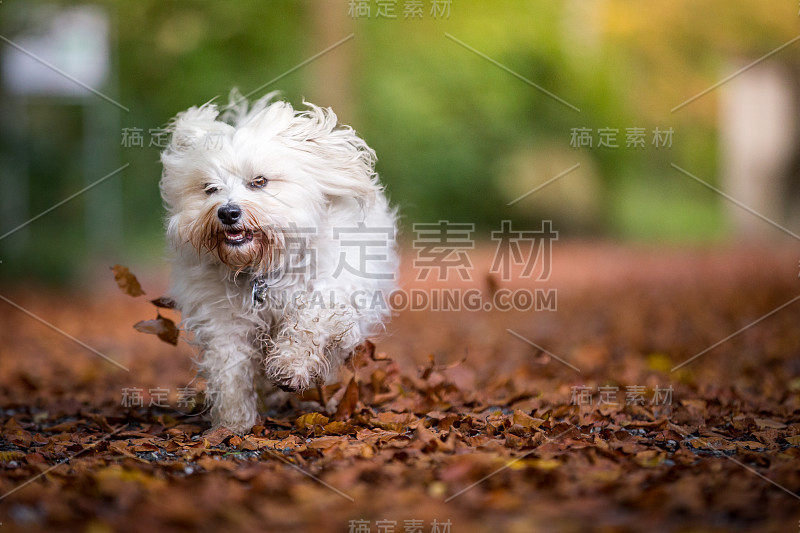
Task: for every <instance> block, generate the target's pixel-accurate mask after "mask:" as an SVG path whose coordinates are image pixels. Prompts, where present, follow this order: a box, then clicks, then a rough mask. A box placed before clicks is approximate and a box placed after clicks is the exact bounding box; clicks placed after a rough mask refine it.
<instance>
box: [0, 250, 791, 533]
mask: <svg viewBox="0 0 800 533" xmlns="http://www.w3.org/2000/svg"><path fill="white" fill-rule="evenodd" d="M475 257H476V259H475V260H474V264H473V268H472V270H471V273H472V279H471V280H458V281H453V282H448V283H445V282H438V281H434V280H427V281H425V282H418V281H415V280H414V269H413V265H411V264H410V261H407V262H406V263H405V267H404V271H403V276H402V281H403V286H404V288H405V290H406V291H408V293H409V294H411V293H412V292H414V290H416V291H417V293H419V294H421V293H425V294H428V295H432V294H434V293H439V294H440V295H441V294H443V293H444V292H448V291H449V292H448V294H461V295H463V294H464V293H465V292H466V291H469V290H470V289H472V291H473V292H471V293H470V294H473V295H474V294H476V293H475V292H474V291H479V294H480V295H481V297H482V298H483V300H482V303H483V302H485V301H491V298H492V295H495V296H497V295H498V294H499V295H503V294H505V295H509V294H512V295H513V294H514V293H515V291H520V290H527V291H529V292H531V293H532V294H535V292H536V291H537V290H538V291H540V293H541V294H542V295H546V294H555V295H556V298H555V304H556V309H554V310H546V309H540V310H536V309H535V306H534V308H531V309H528V310H525V311H515V310H500V309H496V308H494V309H492V310H463V309H462V310H459V311H454V310H438V311H436V310H431V309H430V307H431V305H430V304H429V305H428V306H427V307H428V308H427V309H426V310H408V309H407V310H404V311H401V312H399V313H398V315H397V316H396V317H395V319H394V320H393V322H392V323H391V325H390V326H389V328H388V330H387V333H386V335H384V336H383V337H382V338H378V339H375V346H376V348H375V350H374V352H370V350H368V349H366V350H363V351H362V352H360V353H359V354H356V356H354V358H353V359H352V361H351V364H350V365H349V367H348V369H347V370H346V371H344V372H343V375H342V381H341V383H340V384H339V385H335V386H329V387H328V388H327V389H326V390H325V391H324V392H325V394H326V396H328V397H329V398H330V401H329V402H328V405H327V410H326V408H324V407H323V406H322V405H320V403H319V402H318V400H319V398H318V397H317V393H316V391H313V392H309V393H306V395H305V396H304V397H303V398H298V397H293V399H292V400H291V401H290V402H289V404H287V405H286V406H284V407H283V408H281V409H272V410H270V411H266V412H265V413H264V417H263V420H262V421H261V423H260V424H259V425H257V426H255V427H254V428H253V431H252V433H250V434H248V435H246V436H244V437H238V436H233V435H230V434H227V433H225V432H215V433H204V432H206V430H207V429H208V428H209V424H208V420H207V419H206V418H205V417H204V415H203V404H202V389H203V383H202V381H198V380H195V379H194V370H193V363H192V353H193V352H192V349H191V348H190V347H189V346H188V345H186V344H185V343H183V342H181V343H179V345H178V346H177V347H174V346H171V345H169V344H166V343H163V342H160V341H159V340H158V339H157V338H156V337H155V336H152V335H145V334H142V333H139V332H137V331H135V330H134V329H133V328H132V325H133V324H134V323H135V322H137V321H139V320H144V319H151V318H154V317H155V315H156V308H155V307H153V306H152V305H151V304H150V303H149V302H148V298H155V297H157V296H160V295H161V293H162V291H163V287H164V280H163V274H161V273H159V272H137V274H139V279H140V281H141V282H142V285H143V287H144V289H145V291H146V292H147V295H146V296H144V297H139V298H131V297H129V296H127V295H124V294H122V293H121V292H120V291H119V289H118V288H117V287H116V285H115V282H114V279H113V276H112V275H111V273H110V272H109V271H108V270H106V268H105V266H103V268H101V269H98V273H97V276H98V277H97V281H95V282H93V283H91V284H89V285H87V286H86V287H85V288H84V289H81V290H78V289H75V290H73V291H70V292H64V291H56V290H52V289H45V288H42V287H30V286H24V287H17V286H6V287H2V288H0V296H2V301H0V317H2V318H1V319H0V320H2V322H0V323H1V324H2V326H0V523H1V525H0V533H5V532H10V531H89V532H93V533H94V532H104V531H123V532H127V531H131V532H134V531H136V532H141V531H154V532H155V531H170V530H174V531H209V532H211V531H213V532H220V531H232V530H235V531H320V532H325V531H335V532H350V531H355V532H360V533H365V532H367V531H371V532H386V533H388V532H392V531H395V532H404V533H405V532H424V533H434V532H440V533H444V532H451V533H456V532H457V533H466V532H470V533H471V532H483V531H486V532H489V531H510V532H537V531H554V532H562V531H563V532H573V531H574V532H582V531H609V532H612V531H613V532H626V531H631V532H633V531H637V532H638V531H675V532H701V531H702V532H715V531H760V532H773V531H774V532H782V533H786V532H790V533H791V532H796V531H797V530H798V523H800V327H798V325H799V324H800V302H796V301H795V299H797V298H800V296H798V295H800V279H799V278H798V256H797V255H796V254H793V253H792V251H791V249H790V248H789V247H775V248H769V247H757V248H754V247H745V246H739V247H735V248H722V249H714V250H707V249H705V250H701V249H694V250H674V249H670V250H663V249H660V250H659V249H655V248H647V247H638V248H634V247H623V246H617V245H613V244H603V245H597V244H591V245H590V244H583V243H563V244H562V243H559V247H558V249H557V250H556V251H555V252H554V262H553V267H552V275H551V276H550V279H549V280H547V281H546V282H544V281H537V280H536V279H530V278H526V279H521V278H520V277H519V276H518V275H517V276H515V277H514V281H504V280H502V279H498V277H497V276H490V275H488V271H489V265H490V263H491V259H492V258H491V252H490V251H487V250H484V251H481V252H477V255H476V256H475ZM128 266H131V268H132V270H134V272H135V271H136V269H135V265H128ZM517 274H519V273H517ZM548 290H553V291H554V292H552V293H548V292H547V291H548ZM458 291H461V292H458ZM523 295H524V294H523ZM523 303H524V302H523ZM540 303H543V304H546V302H544V301H543V302H540ZM550 303H551V304H552V303H553V302H552V300H551V302H550ZM543 307H546V305H543ZM160 312H161V313H162V314H163V315H164V316H165V317H172V318H174V319H177V317H176V316H175V315H174V313H173V312H172V311H169V310H161V311H160ZM42 321H44V322H46V324H45V323H44V322H42ZM48 324H49V325H48ZM54 327H55V328H58V329H59V330H60V332H59V331H56V330H54V329H53V328H54ZM104 357H106V358H108V359H110V360H112V361H113V362H109V361H108V360H106V359H104ZM684 363H685V364H684ZM123 367H124V368H123ZM676 367H677V368H676Z"/></svg>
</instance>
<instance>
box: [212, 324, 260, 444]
mask: <svg viewBox="0 0 800 533" xmlns="http://www.w3.org/2000/svg"><path fill="white" fill-rule="evenodd" d="M215 329H216V330H217V331H216V333H217V334H216V335H214V336H211V337H209V335H208V331H206V332H198V333H201V335H200V336H201V337H206V339H204V341H203V342H202V345H203V350H202V354H201V359H200V361H199V366H200V372H201V374H202V375H204V376H205V378H206V382H207V390H206V397H207V398H208V401H209V403H210V406H211V409H210V412H211V418H212V421H213V424H214V427H215V428H216V427H219V426H224V427H226V428H228V429H230V430H231V431H233V432H235V433H239V434H242V433H246V432H248V431H250V429H251V428H252V427H253V424H254V423H255V421H256V416H257V414H258V412H257V408H256V398H257V395H256V391H255V384H254V377H255V373H256V370H257V361H258V354H257V352H256V350H255V349H254V347H253V340H252V339H249V338H248V335H247V332H246V331H243V330H242V328H241V326H240V327H238V328H237V327H234V326H230V327H224V328H220V327H219V324H215ZM203 333H205V334H203Z"/></svg>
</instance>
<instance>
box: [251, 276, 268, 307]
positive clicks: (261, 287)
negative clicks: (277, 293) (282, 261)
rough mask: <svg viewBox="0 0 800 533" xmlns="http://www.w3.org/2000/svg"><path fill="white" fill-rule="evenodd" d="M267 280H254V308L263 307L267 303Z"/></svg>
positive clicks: (258, 278) (261, 278)
mask: <svg viewBox="0 0 800 533" xmlns="http://www.w3.org/2000/svg"><path fill="white" fill-rule="evenodd" d="M267 289H269V285H268V284H267V280H266V279H264V278H263V277H261V276H259V277H257V278H255V279H254V280H253V307H261V306H262V305H264V303H265V302H266V301H267Z"/></svg>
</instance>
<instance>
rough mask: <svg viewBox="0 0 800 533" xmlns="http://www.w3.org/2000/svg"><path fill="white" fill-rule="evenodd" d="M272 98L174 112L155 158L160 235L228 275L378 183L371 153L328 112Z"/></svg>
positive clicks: (262, 259)
mask: <svg viewBox="0 0 800 533" xmlns="http://www.w3.org/2000/svg"><path fill="white" fill-rule="evenodd" d="M271 97H272V95H268V96H267V97H265V98H262V99H261V100H259V101H258V102H255V103H254V104H253V106H252V107H251V108H250V109H249V110H248V109H247V104H246V103H245V104H244V105H239V106H238V107H234V110H233V111H232V112H228V113H227V116H224V117H223V118H224V119H219V118H218V115H219V112H218V110H217V107H216V106H215V105H211V104H206V105H204V106H202V107H199V108H197V107H193V108H191V109H189V110H187V111H185V112H183V113H181V114H179V115H178V116H177V117H176V118H175V120H174V121H173V123H172V127H171V131H172V138H171V141H170V145H169V146H168V148H167V149H166V150H165V151H164V152H163V153H162V156H161V161H162V163H163V165H164V172H163V176H162V179H161V194H162V197H163V198H164V201H165V203H166V206H167V210H168V221H167V236H168V238H169V239H170V240H171V241H172V243H173V244H174V245H175V246H177V247H181V246H187V245H190V246H192V247H193V248H194V249H195V250H196V251H197V252H198V253H199V254H200V255H201V256H202V257H205V258H209V259H210V260H213V261H219V262H221V263H222V264H224V265H226V266H228V267H229V268H230V269H232V270H234V271H237V272H239V271H243V270H246V269H249V270H252V271H253V272H266V271H268V270H271V269H272V268H274V267H275V266H276V261H278V260H280V256H281V250H283V249H284V246H285V243H286V240H287V235H288V234H289V233H290V232H291V233H292V235H294V237H292V238H296V235H314V234H316V233H317V232H318V231H319V228H320V227H321V226H322V225H324V220H325V214H326V212H327V210H328V209H330V206H331V204H332V203H333V202H335V201H336V199H342V198H352V199H355V200H357V201H358V202H360V203H364V202H370V201H372V199H373V198H374V197H375V194H376V193H377V191H378V190H379V187H378V185H377V182H376V179H375V173H374V170H373V167H374V161H375V156H374V152H372V150H371V149H370V148H369V147H368V146H367V145H366V144H365V143H364V141H363V140H361V139H360V138H359V137H358V136H357V135H356V134H355V132H354V131H353V130H352V129H350V128H347V127H345V128H338V127H337V126H336V115H334V114H333V112H332V111H330V110H329V109H321V108H319V107H316V106H309V109H308V111H304V112H295V111H294V109H292V107H291V106H290V105H289V104H288V103H286V102H273V101H272V100H271ZM232 98H235V96H232Z"/></svg>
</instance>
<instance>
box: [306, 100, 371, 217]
mask: <svg viewBox="0 0 800 533" xmlns="http://www.w3.org/2000/svg"><path fill="white" fill-rule="evenodd" d="M306 105H307V106H308V108H309V109H308V111H306V112H304V113H301V114H299V115H297V117H296V121H295V124H293V127H292V128H291V129H293V130H295V131H294V132H293V133H294V134H295V135H297V134H298V133H300V134H301V135H302V141H301V142H300V145H301V149H303V150H304V151H307V152H310V153H313V154H316V155H318V156H320V158H319V160H320V161H321V165H322V166H321V167H320V168H319V169H318V171H317V182H318V184H319V186H320V188H321V190H322V192H323V193H324V194H325V195H327V196H330V197H336V196H340V197H351V198H355V199H356V200H358V201H359V202H362V203H370V202H372V201H373V200H374V199H375V198H376V195H377V193H378V192H379V191H380V190H381V186H380V184H379V183H378V179H377V174H376V173H375V161H376V159H377V158H376V157H375V151H374V150H372V148H370V147H369V146H368V145H367V143H366V142H365V141H364V139H362V138H361V137H359V136H358V134H357V133H356V132H355V130H354V129H353V128H351V127H350V126H341V125H338V124H337V117H336V114H335V113H334V112H333V110H331V109H330V108H327V109H326V108H320V107H317V106H315V105H312V104H308V103H306ZM298 120H299V121H300V123H299V124H298Z"/></svg>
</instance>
